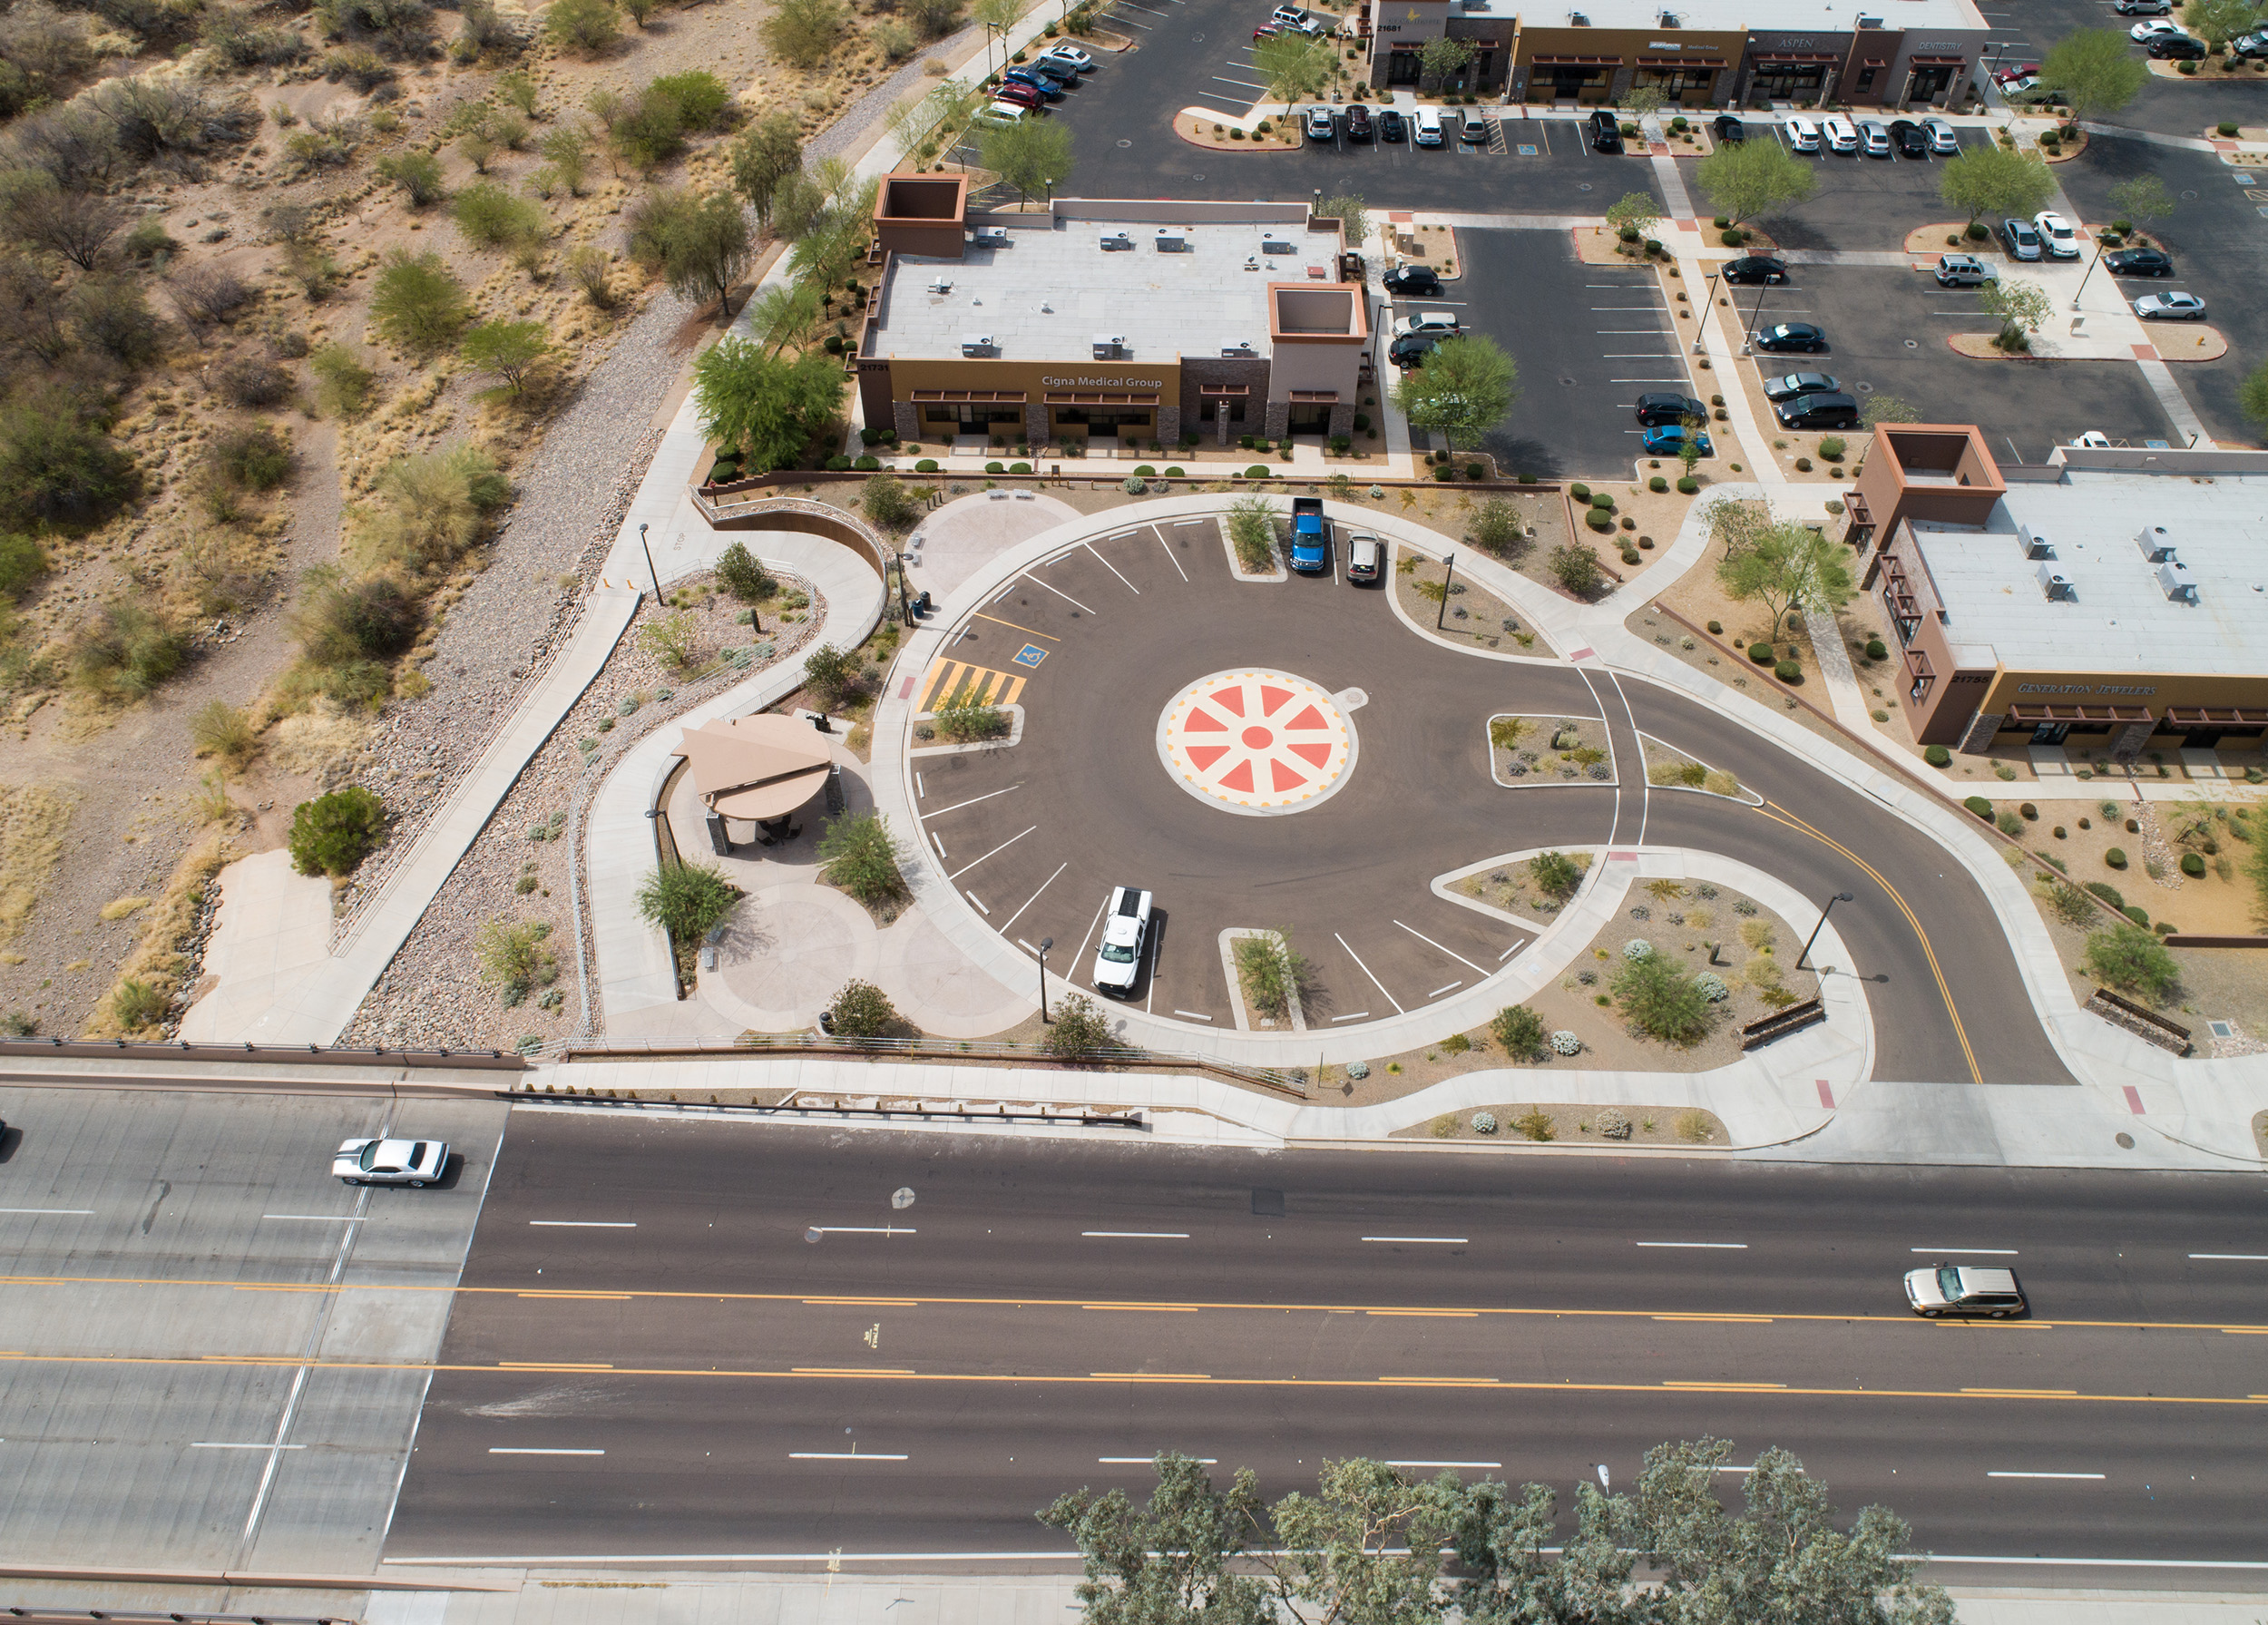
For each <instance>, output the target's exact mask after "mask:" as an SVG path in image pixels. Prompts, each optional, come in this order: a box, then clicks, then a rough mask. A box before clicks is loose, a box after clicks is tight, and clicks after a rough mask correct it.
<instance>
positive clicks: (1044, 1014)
mask: <svg viewBox="0 0 2268 1625" xmlns="http://www.w3.org/2000/svg"><path fill="white" fill-rule="evenodd" d="M1053 946H1055V939H1054V938H1053V937H1051V936H1043V937H1041V939H1040V1021H1041V1025H1045V1024H1046V1023H1047V1019H1048V950H1049V949H1050V948H1052V947H1053ZM1796 968H1797V969H1798V970H1801V969H1802V968H1803V967H1802V966H1801V965H1800V964H1799V965H1798V966H1797V967H1796Z"/></svg>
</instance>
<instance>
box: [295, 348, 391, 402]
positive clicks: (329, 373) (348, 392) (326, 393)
mask: <svg viewBox="0 0 2268 1625" xmlns="http://www.w3.org/2000/svg"><path fill="white" fill-rule="evenodd" d="M308 370H309V371H311V372H313V373H314V374H315V377H316V394H317V396H318V398H319V399H320V400H321V402H322V404H323V409H324V410H325V411H327V412H331V413H335V414H337V416H340V417H359V416H362V410H363V408H364V407H365V406H367V405H369V402H370V386H371V385H372V384H374V383H376V381H377V376H378V375H377V374H376V373H375V372H372V371H371V370H370V368H368V367H366V366H364V365H363V363H362V357H360V356H358V355H357V354H356V353H355V352H354V351H353V350H351V349H349V348H347V347H346V346H345V345H343V344H338V343H335V342H334V343H331V344H326V345H319V346H318V347H317V348H316V351H315V354H313V355H312V356H309V357H308Z"/></svg>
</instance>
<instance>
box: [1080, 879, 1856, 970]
mask: <svg viewBox="0 0 2268 1625" xmlns="http://www.w3.org/2000/svg"><path fill="white" fill-rule="evenodd" d="M1850 900H1851V894H1850V893H1849V892H1837V893H1836V894H1835V895H1834V896H1832V897H1830V898H1828V899H1827V906H1826V907H1824V908H1823V909H1821V910H1820V911H1819V924H1818V925H1813V927H1812V934H1811V935H1809V936H1807V937H1805V938H1804V951H1803V952H1802V953H1801V954H1797V955H1796V956H1795V968H1796V969H1797V970H1799V971H1800V970H1802V969H1803V968H1804V960H1805V959H1807V958H1809V957H1810V956H1811V951H1812V944H1813V943H1815V942H1817V941H1818V940H1819V934H1820V933H1821V932H1822V931H1824V930H1825V929H1826V928H1827V916H1828V915H1831V914H1833V913H1834V911H1835V905H1836V904H1838V903H1848V902H1849V901H1850ZM1041 962H1042V964H1043V965H1044V963H1045V956H1044V955H1042V956H1041Z"/></svg>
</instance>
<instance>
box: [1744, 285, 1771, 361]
mask: <svg viewBox="0 0 2268 1625" xmlns="http://www.w3.org/2000/svg"><path fill="white" fill-rule="evenodd" d="M1771 291H1772V281H1771V279H1770V278H1766V279H1765V280H1763V281H1761V282H1759V283H1757V284H1756V304H1755V308H1754V309H1752V310H1751V311H1749V313H1748V329H1747V331H1746V332H1745V333H1743V334H1742V335H1741V336H1740V353H1741V354H1742V355H1744V356H1745V355H1749V354H1751V353H1752V348H1751V347H1752V346H1753V344H1754V343H1755V337H1756V323H1757V322H1758V321H1760V320H1761V319H1763V317H1764V296H1765V294H1767V293H1770V292H1771Z"/></svg>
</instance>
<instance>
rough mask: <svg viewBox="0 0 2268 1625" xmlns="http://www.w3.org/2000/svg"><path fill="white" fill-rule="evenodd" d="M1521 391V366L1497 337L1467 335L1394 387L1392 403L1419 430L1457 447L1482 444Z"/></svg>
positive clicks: (1447, 343)
mask: <svg viewBox="0 0 2268 1625" xmlns="http://www.w3.org/2000/svg"><path fill="white" fill-rule="evenodd" d="M1519 395H1520V369H1519V367H1518V366H1517V365H1515V364H1514V362H1513V360H1512V358H1511V357H1510V356H1508V355H1506V354H1505V353H1504V348H1503V347H1502V346H1501V345H1500V344H1498V343H1497V342H1496V340H1495V339H1493V338H1490V337H1489V336H1488V335H1486V334H1485V333H1468V334H1464V335H1461V337H1458V338H1448V339H1444V340H1442V342H1441V343H1439V344H1437V345H1435V346H1434V347H1433V348H1432V350H1430V351H1428V352H1427V354H1426V357H1425V365H1424V366H1422V367H1413V368H1411V369H1410V370H1409V371H1408V372H1406V373H1404V374H1403V375H1402V379H1401V381H1400V382H1399V383H1397V384H1396V385H1395V386H1394V387H1393V404H1394V405H1395V406H1399V407H1400V408H1401V409H1402V413H1403V416H1406V417H1407V418H1408V419H1409V420H1410V426H1411V427H1412V428H1414V429H1426V430H1429V431H1432V432H1436V433H1439V434H1441V435H1442V436H1445V437H1446V438H1447V439H1448V441H1449V444H1450V446H1451V448H1452V450H1464V449H1469V448H1470V447H1471V446H1473V445H1477V444H1478V443H1479V441H1480V439H1481V436H1483V435H1485V434H1487V433H1488V432H1489V431H1490V430H1491V429H1492V428H1494V427H1495V426H1497V425H1498V424H1500V423H1501V422H1502V421H1503V420H1504V414H1505V413H1507V412H1509V411H1510V410H1511V406H1512V402H1513V401H1514V400H1515V399H1517V398H1518V397H1519Z"/></svg>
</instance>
